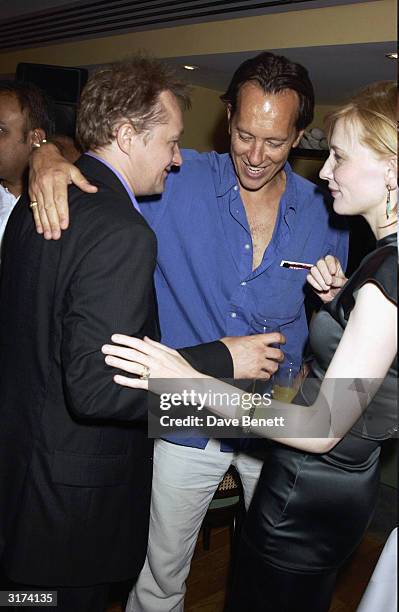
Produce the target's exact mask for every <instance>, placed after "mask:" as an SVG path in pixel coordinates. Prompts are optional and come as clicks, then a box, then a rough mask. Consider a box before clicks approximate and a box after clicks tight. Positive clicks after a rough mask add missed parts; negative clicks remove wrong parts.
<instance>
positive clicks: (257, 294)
mask: <svg viewBox="0 0 399 612" xmlns="http://www.w3.org/2000/svg"><path fill="white" fill-rule="evenodd" d="M222 100H223V101H224V102H225V104H226V107H227V115H228V119H229V131H230V134H231V151H230V154H224V155H220V154H217V153H215V152H212V153H205V154H199V153H196V152H195V151H185V152H183V160H184V163H183V165H182V167H181V168H180V169H179V171H178V172H176V173H171V174H170V175H169V177H168V179H167V182H166V190H165V192H164V194H163V195H162V197H161V198H158V199H154V200H152V201H146V202H145V203H143V204H142V205H141V210H142V213H143V215H144V216H145V217H146V219H147V221H148V222H149V223H150V225H151V226H152V228H153V229H154V230H155V232H156V235H157V239H158V266H157V270H156V276H155V281H156V290H157V299H158V306H159V316H160V324H161V331H162V341H163V342H165V343H166V344H169V345H170V346H173V347H181V346H185V345H186V346H187V345H190V344H198V343H204V342H208V341H211V340H215V339H219V338H222V340H223V342H224V343H225V344H226V345H227V347H228V348H229V350H230V352H231V354H232V357H233V361H234V374H235V377H236V378H267V377H268V376H269V375H270V374H271V373H272V372H273V371H274V370H275V369H276V363H275V362H274V363H273V361H274V359H276V353H275V352H273V350H274V351H275V349H273V348H272V347H269V346H268V344H269V343H270V341H272V340H270V337H269V336H259V335H258V336H257V335H254V334H259V331H266V332H267V331H269V330H272V329H276V328H277V327H278V328H279V329H280V331H281V333H283V334H284V336H285V337H286V344H285V345H284V353H285V358H286V360H287V361H290V362H293V363H294V364H295V366H296V367H297V368H299V367H300V365H301V361H302V354H303V349H304V345H305V343H306V339H307V324H306V316H305V309H304V298H305V284H306V270H303V269H295V268H285V267H282V266H281V263H282V262H283V261H291V262H304V263H312V264H314V263H316V261H317V260H318V259H319V258H320V257H323V256H325V255H327V254H332V255H335V256H336V257H338V259H340V261H341V262H342V265H343V267H345V265H346V258H347V237H346V233H345V232H344V231H342V230H340V229H339V227H338V224H337V223H336V222H335V220H334V219H333V218H332V217H331V216H330V213H329V209H328V208H329V206H328V202H326V201H325V196H324V194H323V193H322V192H321V191H320V190H319V189H318V188H317V187H316V186H315V185H313V184H312V183H310V182H309V181H307V180H305V179H303V178H301V177H299V176H298V175H296V174H294V173H293V172H292V170H291V168H290V166H289V164H288V163H287V158H288V155H289V153H290V150H291V148H292V147H295V146H297V145H298V143H299V141H300V138H301V136H302V133H303V130H304V129H305V127H306V126H307V125H308V124H309V123H310V122H311V120H312V117H313V106H314V95H313V88H312V85H311V82H310V80H309V76H308V74H307V71H306V70H305V69H304V68H303V67H302V66H300V65H298V64H295V63H293V62H291V61H289V60H287V59H286V58H283V57H278V56H275V55H273V54H271V53H262V54H260V55H259V56H257V57H255V58H253V59H250V60H248V61H246V62H244V63H243V64H242V65H241V66H240V67H239V68H238V70H237V71H236V73H235V74H234V76H233V79H232V81H231V83H230V86H229V88H228V90H227V92H226V93H225V94H224V96H222ZM40 153H41V152H40ZM52 165H54V164H52ZM59 168H60V166H59ZM68 173H69V174H70V177H71V180H73V182H75V183H78V184H80V185H81V186H82V187H83V188H84V187H85V184H84V183H82V181H84V179H83V177H81V176H79V175H78V176H77V175H76V172H75V170H70V169H68ZM68 178H69V176H68ZM86 189H87V187H86ZM35 199H36V198H35ZM57 200H59V203H60V204H61V211H60V213H61V216H62V214H65V209H64V207H63V198H62V197H58V198H57ZM51 204H52V202H51V201H48V205H49V206H50V208H49V209H48V215H49V218H50V221H51V223H52V227H53V228H55V230H54V232H53V234H54V235H53V237H58V229H57V216H56V212H55V209H54V208H51ZM65 226H66V223H65V222H64V223H63V227H65ZM42 229H44V230H45V231H46V232H47V234H48V237H51V230H50V229H49V226H48V221H47V219H46V217H45V218H44V220H43V219H42ZM116 331H117V330H116ZM272 338H274V337H272ZM260 341H261V342H260ZM283 365H284V364H283ZM235 442H236V444H234V443H233V442H229V443H228V442H227V441H223V442H222V443H220V442H219V441H216V440H210V441H208V440H206V439H204V438H202V439H201V438H199V437H192V438H189V439H185V440H183V439H182V438H181V437H178V438H173V439H172V438H171V439H169V440H158V441H157V443H156V449H155V454H154V474H153V490H152V505H151V518H150V534H149V546H148V552H147V560H146V563H145V566H144V568H143V570H142V572H141V574H140V577H139V580H138V582H137V583H136V586H135V588H134V590H133V591H132V593H131V595H130V599H129V602H128V606H127V610H128V611H129V612H172V611H173V612H182V611H183V602H184V593H185V580H186V577H187V575H188V572H189V568H190V562H191V558H192V555H193V551H194V547H195V542H196V539H197V536H198V532H199V529H200V526H201V523H202V520H203V517H204V515H205V513H206V510H207V507H208V505H209V503H210V501H211V499H212V496H213V494H214V492H215V489H216V488H217V486H218V483H219V481H220V480H221V479H222V477H223V474H224V472H225V471H226V469H227V468H228V467H229V465H230V464H231V463H234V464H235V465H236V467H237V468H238V470H239V472H240V475H241V479H242V482H243V487H244V493H245V501H246V504H247V505H248V504H249V502H250V499H251V497H252V493H253V490H254V488H255V485H256V482H257V478H258V475H259V472H260V469H261V465H262V462H261V461H260V459H259V458H256V457H255V456H253V455H252V454H251V452H250V451H249V450H248V452H244V448H245V441H243V443H244V445H243V446H241V450H240V445H239V444H238V443H239V441H235ZM221 451H222V452H221Z"/></svg>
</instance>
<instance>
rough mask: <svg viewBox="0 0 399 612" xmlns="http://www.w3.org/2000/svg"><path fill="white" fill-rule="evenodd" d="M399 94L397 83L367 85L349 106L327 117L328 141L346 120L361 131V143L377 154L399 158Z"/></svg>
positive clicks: (380, 82)
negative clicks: (343, 120)
mask: <svg viewBox="0 0 399 612" xmlns="http://www.w3.org/2000/svg"><path fill="white" fill-rule="evenodd" d="M397 95H398V94H397V86H396V83H395V82H394V81H377V82H376V83H372V84H371V85H368V86H367V87H365V88H364V89H362V90H361V91H359V92H358V93H357V94H356V95H354V96H353V98H351V100H349V102H348V103H347V104H345V105H344V106H342V107H341V108H338V109H337V110H336V111H333V112H332V113H330V114H329V115H327V117H326V120H325V122H326V126H327V138H328V140H330V139H331V135H332V132H333V130H334V126H335V124H336V122H337V121H338V119H345V120H347V121H350V122H352V123H353V124H354V125H355V126H358V127H359V128H360V133H359V137H360V140H361V142H362V143H363V144H364V145H365V146H367V147H369V148H370V149H372V150H373V151H374V152H375V153H376V154H377V155H379V156H381V157H386V156H391V155H397V123H396V118H397V117H396V115H397Z"/></svg>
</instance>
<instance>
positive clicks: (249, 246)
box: [244, 243, 251, 251]
mask: <svg viewBox="0 0 399 612" xmlns="http://www.w3.org/2000/svg"><path fill="white" fill-rule="evenodd" d="M250 248H251V245H250V244H248V243H247V244H246V245H244V249H246V250H247V251H248V250H249V249H250Z"/></svg>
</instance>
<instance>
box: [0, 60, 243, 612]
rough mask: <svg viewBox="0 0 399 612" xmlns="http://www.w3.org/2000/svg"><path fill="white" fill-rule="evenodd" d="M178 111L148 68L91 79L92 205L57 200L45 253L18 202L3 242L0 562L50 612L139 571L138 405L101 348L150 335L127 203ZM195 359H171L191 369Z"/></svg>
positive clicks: (161, 172)
mask: <svg viewBox="0 0 399 612" xmlns="http://www.w3.org/2000/svg"><path fill="white" fill-rule="evenodd" d="M185 104H187V95H186V92H185V88H184V86H183V85H182V83H180V82H179V81H178V80H176V78H175V77H174V75H173V74H172V73H171V72H170V70H169V69H168V68H166V67H165V66H163V65H161V64H159V63H158V62H155V61H153V60H149V59H145V58H136V59H134V60H129V61H127V62H122V63H119V64H115V65H112V66H111V67H109V68H106V69H104V70H102V71H100V72H99V73H97V74H96V75H95V76H94V77H92V78H91V79H90V80H89V82H88V84H87V86H86V88H85V91H84V93H83V96H82V100H81V109H80V112H79V117H78V136H79V139H80V142H81V145H82V147H83V150H85V151H86V154H85V155H83V156H82V158H81V159H80V160H79V161H78V162H77V165H78V167H79V168H80V170H81V171H82V172H84V174H85V175H86V176H87V177H88V178H89V180H90V181H91V182H92V183H93V184H95V185H96V186H97V187H98V192H97V193H96V194H95V195H87V194H84V193H82V192H81V191H80V190H78V189H77V188H75V187H72V188H71V190H70V202H71V209H72V211H73V214H72V215H71V217H72V222H71V227H70V229H69V231H68V232H66V233H65V235H64V236H63V238H62V240H60V241H57V242H53V241H52V242H48V241H44V240H42V239H41V237H40V236H38V235H37V233H36V231H35V229H34V224H33V223H32V218H31V214H30V211H29V208H28V207H27V205H26V202H24V201H23V200H21V201H20V202H19V203H18V205H17V206H16V208H15V210H14V212H13V215H12V217H11V219H10V222H9V225H8V228H7V231H6V235H5V241H4V261H3V269H2V278H1V285H0V305H1V306H0V308H1V310H0V377H1V378H0V421H1V429H0V558H1V562H2V565H3V568H4V570H5V572H6V574H7V576H8V577H9V578H10V579H11V580H12V581H13V582H14V583H16V585H32V587H36V589H37V588H38V587H39V588H43V587H46V588H47V589H52V590H56V589H57V590H58V608H57V609H58V610H59V611H62V612H101V611H102V610H104V609H105V607H106V599H107V590H108V586H107V585H108V584H109V583H110V582H113V581H121V580H125V579H130V578H133V579H134V578H135V577H136V576H137V575H138V573H139V572H140V569H141V567H142V565H143V562H144V558H145V553H146V547H147V531H148V519H149V503H150V490H151V473H152V464H151V459H152V441H151V440H149V439H148V438H147V429H146V416H147V400H146V393H145V392H140V391H134V392H132V390H128V389H124V388H122V387H120V386H118V385H116V384H115V383H114V382H113V371H112V369H111V368H110V367H108V366H107V365H105V363H104V358H103V355H102V353H101V346H102V345H103V344H104V342H106V341H108V340H109V339H110V337H111V335H112V333H113V332H115V331H118V332H122V333H126V334H129V335H135V336H139V337H143V336H144V335H148V336H150V337H152V338H157V335H158V331H157V313H156V303H155V299H154V290H153V282H152V276H153V272H154V267H155V258H156V239H155V236H154V234H153V232H152V230H151V229H150V228H149V226H148V225H147V223H146V221H145V220H144V218H143V217H142V216H141V215H140V212H139V210H138V205H137V202H136V200H135V196H138V195H140V196H141V195H148V194H154V193H161V192H162V190H163V187H164V183H165V180H166V177H167V174H168V172H169V171H170V170H171V168H172V166H179V165H180V164H181V156H180V151H179V145H178V140H179V137H180V134H181V132H182V128H183V124H182V112H181V106H182V105H185ZM32 206H33V207H35V206H36V203H35V202H33V203H31V207H32ZM216 344H217V345H218V346H217V348H216V350H217V351H218V355H217V358H216V359H215V352H214V350H215V348H214V347H213V355H212V357H213V360H214V363H215V361H216V362H218V364H219V365H218V367H215V369H213V374H215V375H217V376H230V375H232V362H231V358H230V354H229V353H228V350H227V348H226V347H225V346H224V345H223V344H220V343H216ZM207 353H208V351H207V346H205V345H204V346H202V347H196V348H194V349H192V350H190V349H187V351H184V354H185V356H189V357H190V356H191V360H192V363H194V364H195V365H196V367H202V364H201V360H202V361H206V358H207ZM202 369H204V368H202ZM147 375H148V373H147V372H146V371H143V376H147ZM15 588H17V587H15Z"/></svg>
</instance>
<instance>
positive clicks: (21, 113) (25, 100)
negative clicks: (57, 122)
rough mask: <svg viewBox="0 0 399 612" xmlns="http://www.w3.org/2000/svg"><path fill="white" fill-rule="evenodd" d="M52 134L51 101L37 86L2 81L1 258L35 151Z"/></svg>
mask: <svg viewBox="0 0 399 612" xmlns="http://www.w3.org/2000/svg"><path fill="white" fill-rule="evenodd" d="M53 131H54V125H53V121H52V118H51V111H50V107H49V102H48V100H47V98H46V96H45V94H44V93H43V92H42V91H41V90H40V89H39V88H38V87H36V85H33V84H30V83H26V82H19V81H0V257H1V243H2V238H3V234H4V231H5V228H6V224H7V221H8V219H9V216H10V215H11V212H12V210H13V208H14V206H15V205H16V203H17V201H18V199H19V197H20V196H21V194H22V192H23V190H24V188H25V187H27V172H28V166H29V157H30V154H31V153H32V149H33V148H34V147H35V145H39V144H40V143H41V142H42V140H43V139H45V138H47V137H50V136H51V135H52V133H53Z"/></svg>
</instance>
